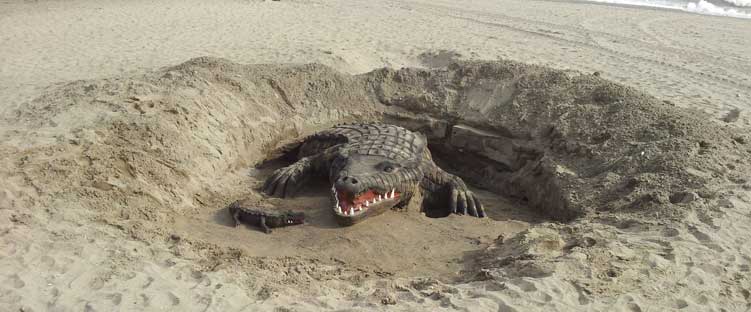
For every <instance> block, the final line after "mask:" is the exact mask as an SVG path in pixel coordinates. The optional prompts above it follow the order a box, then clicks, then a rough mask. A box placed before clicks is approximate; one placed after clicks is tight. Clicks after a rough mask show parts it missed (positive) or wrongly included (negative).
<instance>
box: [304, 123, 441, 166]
mask: <svg viewBox="0 0 751 312" xmlns="http://www.w3.org/2000/svg"><path fill="white" fill-rule="evenodd" d="M343 143H346V144H345V145H344V146H343V147H342V152H344V153H350V154H360V155H377V156H384V157H387V158H390V159H393V160H414V159H417V158H419V157H421V156H422V154H423V152H424V150H425V148H426V147H427V142H426V141H425V138H424V137H422V136H421V135H418V134H416V133H414V132H411V131H409V130H406V129H404V128H401V127H397V126H394V125H387V124H348V125H339V126H336V127H334V128H332V129H329V130H324V131H322V132H319V133H316V134H314V135H312V136H310V137H308V138H307V139H306V140H305V143H304V144H303V146H302V147H301V148H300V155H299V157H300V158H302V157H306V156H309V155H313V154H316V153H319V152H321V151H322V150H325V149H326V148H328V147H331V146H336V145H339V144H343Z"/></svg>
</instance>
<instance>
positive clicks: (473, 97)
mask: <svg viewBox="0 0 751 312" xmlns="http://www.w3.org/2000/svg"><path fill="white" fill-rule="evenodd" d="M0 29H2V31H1V32H0V43H2V45H3V46H4V48H3V49H0V103H2V104H1V106H0V112H2V116H1V117H2V119H0V120H1V121H2V122H1V123H0V140H1V141H2V145H0V179H2V181H3V183H2V188H0V235H2V236H0V247H2V249H0V280H2V281H3V283H1V284H0V307H2V309H0V310H8V311H18V310H22V311H45V310H54V311H78V310H87V311H94V310H96V311H111V310H123V311H130V310H177V311H186V310H204V311H246V310H247V311H274V310H277V311H308V310H405V311H407V310H408V311H413V310H416V309H422V310H440V309H445V310H468V311H526V310H586V309H589V310H610V309H615V310H628V311H664V310H673V309H676V310H677V309H684V310H690V311H708V310H716V311H719V310H723V309H724V310H726V311H746V310H748V309H749V308H750V307H751V278H749V277H748V276H749V274H750V273H749V271H751V243H749V240H748V236H749V233H751V204H750V202H751V194H750V189H751V184H749V181H748V178H747V177H748V176H749V166H750V165H751V164H750V163H749V159H750V158H751V147H749V140H751V139H750V138H749V137H748V135H747V134H748V133H749V130H748V127H749V126H750V125H751V119H750V118H749V116H748V114H747V111H748V109H749V106H751V105H750V104H749V100H748V99H749V96H750V95H751V74H750V73H751V48H749V47H751V32H750V31H748V30H749V29H751V25H749V22H748V21H745V20H737V19H731V18H719V17H708V16H699V15H691V14H685V13H678V12H670V11H664V10H640V9H635V8H624V7H609V6H602V5H590V4H582V3H568V2H548V1H534V2H530V1H466V2H462V3H455V2H453V1H394V2H389V1H279V2H275V1H274V2H272V1H215V2H207V1H203V2H198V1H162V2H159V3H153V2H150V1H38V2H23V3H21V2H15V1H11V2H8V3H2V4H0ZM199 56H214V57H221V58H224V59H227V60H221V59H213V58H201V59H196V60H192V61H190V62H188V63H184V64H181V63H183V62H185V61H186V60H188V59H190V58H194V57H199ZM498 58H506V59H512V60H516V61H522V62H526V63H532V64H538V65H545V66H550V67H552V68H557V69H565V70H568V69H571V70H576V71H580V72H581V73H577V72H557V71H549V70H547V69H542V68H537V67H525V66H522V65H515V63H495V65H491V67H493V66H499V67H493V68H496V70H495V71H493V70H476V71H473V69H472V68H474V67H473V66H474V65H471V64H470V65H467V64H465V65H462V66H460V67H456V65H454V67H452V68H453V69H452V71H449V72H448V73H456V72H457V70H459V71H460V72H462V71H464V72H463V73H462V74H455V75H454V74H452V75H454V76H451V77H447V76H444V75H446V73H447V72H446V71H445V69H436V70H435V71H431V72H422V73H420V72H416V71H409V70H408V71H404V72H399V73H396V72H394V71H390V70H385V71H384V70H381V71H376V72H373V73H371V74H368V75H361V76H352V74H363V73H366V72H369V71H371V70H374V69H377V68H380V67H384V66H388V67H393V68H400V67H403V66H409V67H420V68H440V67H443V66H446V65H448V64H449V63H451V62H453V61H455V60H457V59H469V60H473V59H477V60H494V59H498ZM313 62H317V63H321V64H324V65H326V66H329V67H330V68H331V69H330V68H329V67H323V66H318V65H301V66H286V65H268V66H245V65H239V64H259V63H300V64H307V63H313ZM237 63H239V64H237ZM177 64H181V65H177ZM498 68H500V69H498ZM332 69H333V70H332ZM337 71H338V72H337ZM595 71H597V72H599V73H600V77H602V78H605V79H609V80H612V81H615V82H617V83H621V84H624V85H628V86H631V87H633V88H634V89H628V88H625V89H624V88H621V87H619V86H617V85H610V84H608V83H607V82H604V81H602V80H600V79H599V78H597V77H595V76H594V75H591V73H593V72H595ZM339 72H341V73H339ZM506 74H508V76H504V75H506ZM452 77H453V78H457V79H456V80H454V79H453V78H452ZM504 77H505V78H504ZM520 77H523V78H520ZM81 79H85V80H81ZM74 80H79V81H74ZM71 81H73V82H71ZM520 81H521V82H523V83H521V84H519V83H520ZM509 86H511V87H509ZM509 88H511V89H509ZM509 90H511V91H509ZM571 90H574V91H576V92H573V91H571ZM570 91H571V92H570ZM640 91H643V92H646V93H647V94H651V95H653V96H655V97H656V98H651V97H648V96H644V95H642V94H641V93H640ZM457 94H458V95H457ZM663 101H669V102H667V103H666V102H663ZM510 103H515V104H514V105H511V104H510ZM384 104H388V105H391V106H390V107H386V106H384ZM507 104H508V105H509V106H508V107H507V106H504V105H507ZM518 104H523V105H518ZM671 104H673V105H675V106H677V108H674V107H673V106H672V105H671ZM536 105H537V106H536ZM733 111H736V112H737V111H740V114H739V115H738V116H734V114H732V113H731V112H733ZM382 112H389V114H387V116H384V115H383V114H382ZM477 112H481V113H482V114H479V115H478V114H477ZM639 112H643V113H639ZM412 113H422V114H427V115H429V116H433V117H435V118H445V117H450V118H449V119H450V120H453V121H452V122H457V121H458V122H460V123H463V124H470V125H472V126H475V127H483V128H485V129H486V130H489V131H496V133H504V134H505V135H507V136H508V137H513V138H515V139H520V138H523V139H524V141H525V142H526V141H529V142H533V143H534V144H537V145H535V146H536V147H537V148H542V149H544V150H545V151H546V155H549V156H550V157H549V159H550V164H552V165H551V166H547V167H546V166H542V167H541V168H543V169H542V170H543V173H546V174H551V177H552V178H551V179H548V180H551V181H562V182H560V183H558V184H555V183H554V184H552V185H544V186H543V187H544V188H543V191H548V190H550V189H551V188H553V189H555V190H558V191H560V193H561V194H564V195H561V196H562V197H561V198H563V200H564V201H565V202H566V203H568V204H567V205H566V206H565V207H568V208H570V209H568V210H565V211H564V212H563V213H561V212H557V211H555V210H551V209H546V208H545V207H546V206H545V204H544V203H543V202H544V200H542V199H540V200H536V199H535V198H529V200H530V201H529V202H527V203H525V202H522V201H520V200H518V198H516V199H515V198H513V197H503V196H500V195H497V194H496V193H499V192H496V193H494V192H492V191H493V189H492V187H488V186H487V185H486V186H485V188H486V189H489V190H480V191H479V192H480V193H481V196H482V197H483V199H485V202H487V203H488V206H489V209H488V210H489V213H490V216H491V218H489V219H484V220H478V219H472V218H463V217H458V216H451V217H448V218H441V219H431V218H427V217H425V216H423V215H421V214H420V213H418V212H416V211H415V209H414V208H413V209H409V210H408V211H405V212H392V213H387V214H385V215H383V216H381V217H379V218H375V219H373V220H370V221H368V222H365V223H362V224H360V225H357V226H355V227H351V228H345V229H342V228H338V227H336V226H334V225H333V223H332V221H331V219H330V216H328V215H327V214H326V210H324V209H318V208H317V207H321V206H325V202H326V198H325V197H324V196H321V195H318V194H319V192H317V190H323V189H324V188H325V186H323V185H320V186H316V187H313V188H311V189H310V190H309V191H308V192H307V193H305V194H302V196H301V197H299V198H296V199H294V200H289V201H286V200H285V201H283V200H272V202H273V203H275V204H277V205H280V206H284V207H291V208H295V209H304V210H306V211H309V212H310V214H311V216H312V218H311V221H310V222H309V224H307V225H304V226H299V227H290V228H284V229H279V230H277V231H275V232H274V233H273V234H272V235H265V234H262V233H260V232H258V231H255V230H253V229H252V228H250V227H243V228H239V229H235V228H231V227H229V226H228V225H229V224H230V222H229V218H228V215H226V214H225V213H224V210H223V207H224V206H225V205H226V204H227V203H229V202H231V201H232V200H234V199H236V198H238V197H242V196H256V195H255V191H254V189H253V188H252V187H253V186H254V185H257V184H258V183H260V181H262V178H263V177H264V176H265V175H266V174H268V170H269V169H268V168H259V169H256V168H254V167H253V165H254V164H255V163H256V162H258V161H261V160H263V159H264V158H265V157H266V156H267V154H268V153H269V152H271V151H272V150H273V149H274V147H276V146H279V142H280V141H284V140H292V139H295V138H298V137H300V136H302V135H305V134H308V133H310V132H312V131H314V130H316V129H321V128H324V127H327V126H330V125H331V124H333V123H336V122H339V121H351V120H372V119H382V118H386V120H391V121H394V120H398V121H401V122H403V123H405V125H410V121H408V117H409V116H413V115H412ZM729 113H731V114H730V115H728V114H729ZM723 117H729V118H725V119H726V120H727V121H730V122H726V121H722V120H721V119H722V118H723ZM405 118H406V119H405ZM528 119H529V120H531V121H529V122H527V123H525V122H520V123H519V122H518V121H525V120H528ZM583 120H587V121H592V123H591V124H590V123H585V122H582V121H583ZM528 124H533V125H535V126H534V127H532V126H528ZM550 126H552V128H554V129H558V131H559V132H557V134H556V135H552V136H544V135H543V136H540V135H538V133H541V131H540V129H543V128H545V129H547V128H549V127H550ZM535 127H537V128H535ZM500 130H504V131H500ZM607 130H609V131H610V132H609V133H608V132H607ZM605 133H608V134H607V135H604V134H605ZM561 142H563V143H561ZM534 144H533V145H534ZM480 152H483V151H480ZM642 152H644V154H642ZM615 154H618V155H620V156H622V157H620V158H619V157H616V156H614V155H615ZM446 160H449V159H444V161H446ZM545 168H548V169H550V168H552V169H551V170H552V171H545V170H547V169H545ZM603 168H606V169H607V170H603ZM470 169H471V168H470ZM551 172H554V173H551ZM499 179H504V177H503V176H501V177H499ZM516 181H517V182H518V183H517V184H515V185H504V187H507V188H506V190H508V189H513V188H514V187H516V188H520V189H522V190H526V191H527V192H531V191H530V190H531V188H532V186H530V185H536V184H535V183H531V182H535V180H533V181H526V180H524V179H520V180H519V179H518V180H516ZM564 182H565V183H564ZM479 184H482V183H478V185H479ZM501 184H502V183H501ZM598 186H600V187H598ZM495 191H500V193H503V190H495ZM684 191H685V192H687V195H686V196H685V198H686V200H685V202H681V199H683V198H681V199H678V198H675V197H674V196H677V195H676V194H679V193H681V192H684ZM577 192H579V193H577ZM545 194H547V193H545ZM671 197H673V198H672V199H671ZM535 203H537V206H540V207H542V209H538V210H534V209H533V208H534V207H531V206H534V205H535ZM556 207H558V206H556ZM572 211H573V212H572ZM569 212H572V213H574V214H575V215H576V216H578V217H579V218H578V219H576V220H575V221H572V222H556V220H560V219H562V218H563V217H562V216H563V215H567V213H569ZM556 217H557V218H558V219H556Z"/></svg>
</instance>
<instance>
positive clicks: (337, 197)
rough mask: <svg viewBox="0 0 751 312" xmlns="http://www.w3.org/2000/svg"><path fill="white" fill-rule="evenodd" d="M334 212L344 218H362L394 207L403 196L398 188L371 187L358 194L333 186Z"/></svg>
mask: <svg viewBox="0 0 751 312" xmlns="http://www.w3.org/2000/svg"><path fill="white" fill-rule="evenodd" d="M331 194H332V197H333V201H334V205H333V210H334V214H335V215H336V216H337V217H344V218H362V217H365V216H366V215H370V214H377V213H380V212H383V211H384V210H386V209H389V208H391V207H394V206H395V205H396V204H397V203H399V200H400V198H401V194H400V193H399V192H397V191H396V189H391V190H387V191H382V190H375V189H369V190H366V191H364V192H360V193H358V194H356V195H352V194H348V193H346V191H340V190H337V188H336V187H335V186H332V187H331Z"/></svg>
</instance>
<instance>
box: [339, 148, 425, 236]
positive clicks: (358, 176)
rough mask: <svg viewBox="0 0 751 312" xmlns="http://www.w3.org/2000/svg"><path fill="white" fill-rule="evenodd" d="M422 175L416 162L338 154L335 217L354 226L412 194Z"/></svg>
mask: <svg viewBox="0 0 751 312" xmlns="http://www.w3.org/2000/svg"><path fill="white" fill-rule="evenodd" d="M421 178H422V172H421V170H420V166H419V164H418V162H417V161H395V160H392V159H390V158H388V157H384V156H380V155H359V154H355V155H349V156H346V157H339V158H337V160H335V162H334V164H333V165H332V167H331V181H332V182H333V185H332V186H331V194H332V197H333V199H332V201H333V210H334V216H335V217H336V219H337V222H339V223H340V224H342V225H352V224H355V223H357V222H360V221H362V220H363V219H365V218H367V217H372V216H375V215H378V214H381V213H383V212H385V211H387V210H389V209H391V208H393V207H395V206H397V205H399V204H401V203H404V202H406V201H407V200H409V198H410V197H411V196H412V193H413V192H414V187H415V185H416V183H417V181H419V180H420V179H421Z"/></svg>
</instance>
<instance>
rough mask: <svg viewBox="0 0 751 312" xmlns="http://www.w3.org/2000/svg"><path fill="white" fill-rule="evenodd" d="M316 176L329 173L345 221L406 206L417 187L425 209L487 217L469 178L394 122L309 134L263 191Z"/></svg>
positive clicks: (278, 191) (337, 212)
mask: <svg viewBox="0 0 751 312" xmlns="http://www.w3.org/2000/svg"><path fill="white" fill-rule="evenodd" d="M314 176H328V179H329V181H330V183H331V185H332V186H331V195H332V202H333V205H332V206H333V207H332V209H333V212H334V216H335V218H336V220H337V222H339V223H340V224H341V225H352V224H355V223H357V222H360V221H362V220H364V219H365V218H368V217H372V216H375V215H378V214H381V213H383V212H384V211H386V210H389V209H391V208H394V207H397V208H398V207H404V206H405V205H406V204H407V203H409V201H410V199H412V198H413V197H414V195H415V194H416V192H420V193H421V195H422V198H423V203H422V209H423V211H427V210H429V209H447V210H448V211H450V212H452V213H456V214H467V215H471V216H475V217H480V218H482V217H484V216H485V211H484V209H483V206H482V203H480V201H479V200H478V198H477V196H476V195H475V194H473V193H472V191H470V190H469V189H468V188H467V185H466V184H465V183H464V181H462V179H461V178H459V177H457V176H455V175H452V174H450V173H448V172H446V171H444V170H442V169H441V168H439V167H438V166H437V165H436V164H435V163H434V162H433V159H432V157H431V154H430V151H429V150H428V147H427V140H426V138H425V137H424V136H423V135H422V134H419V133H415V132H411V131H409V130H407V129H404V128H402V127H398V126H394V125H389V124H381V123H363V124H346V125H339V126H336V127H334V128H332V129H328V130H324V131H321V132H318V133H316V134H314V135H312V136H310V137H308V138H306V139H305V140H304V141H303V143H302V145H300V146H299V149H298V151H297V162H295V163H293V164H292V165H290V166H287V167H284V168H281V169H278V170H276V171H275V172H274V173H273V174H272V175H271V176H270V177H269V178H268V179H267V180H266V183H265V184H264V186H263V191H264V192H265V193H266V194H268V195H272V196H278V197H289V196H292V195H293V194H294V193H295V192H296V191H297V190H298V189H299V188H300V187H301V186H303V185H305V183H306V182H307V181H309V179H310V178H311V177H314Z"/></svg>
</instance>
